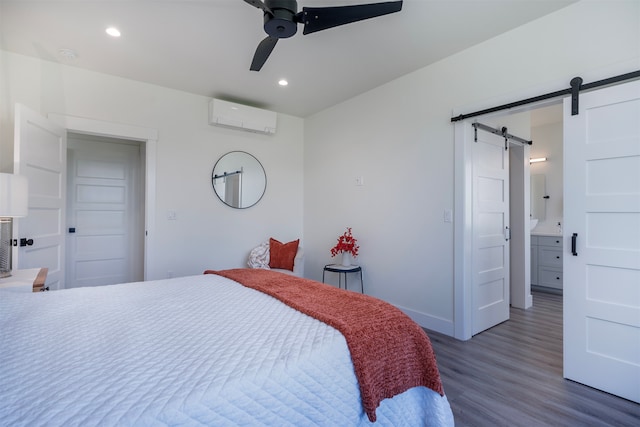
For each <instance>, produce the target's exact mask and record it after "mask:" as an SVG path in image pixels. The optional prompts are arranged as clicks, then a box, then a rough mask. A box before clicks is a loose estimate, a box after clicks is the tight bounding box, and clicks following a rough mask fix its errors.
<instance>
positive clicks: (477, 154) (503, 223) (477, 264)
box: [471, 130, 509, 335]
mask: <svg viewBox="0 0 640 427" xmlns="http://www.w3.org/2000/svg"><path fill="white" fill-rule="evenodd" d="M477 138H478V139H477V142H475V143H473V151H472V153H473V154H472V155H473V188H474V191H473V202H472V204H473V208H472V210H473V214H472V216H473V237H472V239H473V243H472V257H473V260H472V277H473V278H472V294H471V299H472V310H473V311H472V334H473V335H475V334H478V333H480V332H482V331H484V330H486V329H489V328H490V327H492V326H495V325H497V324H499V323H502V322H504V321H505V320H509V240H508V239H509V155H508V151H507V150H505V141H504V138H502V137H500V136H497V135H494V134H492V133H489V132H485V131H481V130H478V132H477Z"/></svg>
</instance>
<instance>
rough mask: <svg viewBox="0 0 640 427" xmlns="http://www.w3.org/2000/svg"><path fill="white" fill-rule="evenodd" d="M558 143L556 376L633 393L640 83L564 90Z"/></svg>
mask: <svg viewBox="0 0 640 427" xmlns="http://www.w3.org/2000/svg"><path fill="white" fill-rule="evenodd" d="M564 150H565V154H564V162H565V163H564V197H565V207H564V220H565V227H564V233H565V235H564V238H565V245H564V246H565V248H567V249H566V252H567V253H566V256H565V257H564V307H565V309H564V376H565V378H569V379H571V380H574V381H578V382H580V383H583V384H586V385H588V386H591V387H595V388H598V389H601V390H604V391H606V392H609V393H612V394H615V395H618V396H621V397H624V398H626V399H630V400H633V401H635V402H640V82H633V83H626V84H622V85H618V86H615V87H610V88H605V89H601V90H597V91H594V92H588V93H585V94H582V95H580V114H579V115H576V116H571V100H570V99H565V101H564ZM574 233H576V242H575V243H576V244H575V253H576V254H577V255H574V254H573V253H572V252H573V250H572V249H573V248H572V237H573V234H574Z"/></svg>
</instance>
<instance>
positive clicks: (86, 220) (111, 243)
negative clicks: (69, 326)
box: [65, 132, 145, 288]
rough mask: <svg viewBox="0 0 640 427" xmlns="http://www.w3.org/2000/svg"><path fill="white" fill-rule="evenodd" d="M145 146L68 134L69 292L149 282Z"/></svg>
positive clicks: (120, 140) (102, 137) (67, 273)
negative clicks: (147, 277) (144, 196)
mask: <svg viewBox="0 0 640 427" xmlns="http://www.w3.org/2000/svg"><path fill="white" fill-rule="evenodd" d="M141 150H142V147H141V143H140V142H139V141H131V140H125V139H116V138H108V137H104V136H93V135H83V134H76V133H71V132H69V133H68V135H67V201H66V204H67V211H66V212H67V214H66V217H67V235H66V274H65V276H66V278H65V288H73V287H81V286H100V285H110V284H116V283H125V282H136V281H141V280H143V279H144V263H143V260H144V216H143V213H144V211H145V206H144V198H143V197H141V195H142V194H144V176H145V174H144V164H143V163H142V161H141V160H142V155H141Z"/></svg>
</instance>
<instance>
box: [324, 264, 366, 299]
mask: <svg viewBox="0 0 640 427" xmlns="http://www.w3.org/2000/svg"><path fill="white" fill-rule="evenodd" d="M327 271H330V272H332V273H338V288H341V287H342V275H343V274H344V289H345V290H346V289H347V273H360V292H361V293H363V294H364V282H363V281H362V267H360V266H359V265H349V266H346V265H342V264H327V265H325V266H324V269H323V270H322V283H324V273H326V272H327Z"/></svg>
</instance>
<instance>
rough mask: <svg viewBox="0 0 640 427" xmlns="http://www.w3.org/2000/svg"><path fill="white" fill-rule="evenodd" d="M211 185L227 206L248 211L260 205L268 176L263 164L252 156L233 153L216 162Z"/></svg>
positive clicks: (241, 152) (240, 152)
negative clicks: (257, 204) (247, 209)
mask: <svg viewBox="0 0 640 427" xmlns="http://www.w3.org/2000/svg"><path fill="white" fill-rule="evenodd" d="M211 184H212V185H213V190H214V191H215V192H216V195H217V196H218V198H219V199H220V200H222V202H224V203H225V204H226V205H228V206H231V207H232V208H236V209H246V208H250V207H251V206H253V205H255V204H256V203H258V202H259V201H260V199H261V198H262V196H263V195H264V191H265V189H266V188H267V175H266V174H265V173H264V168H263V167H262V164H260V162H259V161H258V159H256V158H255V157H253V156H252V155H251V154H249V153H245V152H244V151H232V152H230V153H227V154H225V155H224V156H222V157H220V159H219V160H218V161H217V162H216V164H215V166H214V167H213V172H212V173H211Z"/></svg>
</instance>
